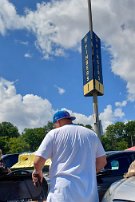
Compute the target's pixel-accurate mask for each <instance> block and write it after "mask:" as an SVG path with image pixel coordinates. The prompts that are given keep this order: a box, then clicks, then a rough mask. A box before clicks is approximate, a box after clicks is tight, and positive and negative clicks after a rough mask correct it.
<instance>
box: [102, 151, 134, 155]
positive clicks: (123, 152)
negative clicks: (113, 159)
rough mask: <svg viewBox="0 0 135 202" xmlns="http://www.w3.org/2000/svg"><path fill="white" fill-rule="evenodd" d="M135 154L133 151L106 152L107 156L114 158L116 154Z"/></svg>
mask: <svg viewBox="0 0 135 202" xmlns="http://www.w3.org/2000/svg"><path fill="white" fill-rule="evenodd" d="M129 153H130V154H131V153H133V154H135V151H131V150H121V151H107V152H106V156H112V155H115V154H129Z"/></svg>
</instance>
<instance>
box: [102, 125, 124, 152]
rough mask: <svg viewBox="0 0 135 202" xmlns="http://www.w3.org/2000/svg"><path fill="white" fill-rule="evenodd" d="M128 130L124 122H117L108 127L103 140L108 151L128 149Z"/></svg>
mask: <svg viewBox="0 0 135 202" xmlns="http://www.w3.org/2000/svg"><path fill="white" fill-rule="evenodd" d="M125 135H126V130H125V124H124V123H123V122H117V123H115V124H111V125H109V126H108V127H107V129H106V133H105V135H104V136H103V137H102V138H101V141H102V143H103V145H104V148H105V150H106V151H108V150H123V149H126V148H127V141H126V138H125Z"/></svg>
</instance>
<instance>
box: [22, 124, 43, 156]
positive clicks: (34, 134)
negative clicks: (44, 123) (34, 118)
mask: <svg viewBox="0 0 135 202" xmlns="http://www.w3.org/2000/svg"><path fill="white" fill-rule="evenodd" d="M44 136H45V129H44V128H33V129H28V128H26V129H24V132H23V134H22V138H23V139H24V141H25V142H26V143H27V144H29V146H30V148H29V149H30V151H31V152H33V151H35V150H36V149H37V148H38V147H39V145H40V143H41V142H42V140H43V138H44Z"/></svg>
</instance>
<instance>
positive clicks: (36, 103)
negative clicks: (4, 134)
mask: <svg viewBox="0 0 135 202" xmlns="http://www.w3.org/2000/svg"><path fill="white" fill-rule="evenodd" d="M14 84H15V83H14V82H10V81H7V80H5V79H3V78H0V122H3V121H7V122H11V123H13V124H14V125H16V126H17V127H18V128H19V130H20V131H23V130H24V128H36V127H43V126H44V125H46V124H47V123H48V121H52V116H53V114H54V111H55V110H54V109H53V107H52V104H51V103H50V102H49V100H47V99H42V98H41V97H39V96H37V95H33V94H27V95H24V96H22V95H20V94H17V93H16V88H15V85H14ZM33 109H34V110H33ZM66 110H68V111H69V112H70V113H71V114H72V115H74V116H75V117H76V120H75V121H74V122H75V123H81V124H84V125H91V126H93V123H94V120H93V115H90V116H86V115H84V114H80V113H76V112H72V111H71V110H69V109H66ZM123 116H124V112H122V110H121V109H120V108H116V109H115V110H114V111H113V110H112V106H111V105H108V106H107V107H106V108H105V109H104V111H103V112H102V113H100V120H101V121H102V126H103V130H105V129H106V127H107V126H108V125H110V124H113V123H114V122H115V121H117V120H119V119H121V118H123Z"/></svg>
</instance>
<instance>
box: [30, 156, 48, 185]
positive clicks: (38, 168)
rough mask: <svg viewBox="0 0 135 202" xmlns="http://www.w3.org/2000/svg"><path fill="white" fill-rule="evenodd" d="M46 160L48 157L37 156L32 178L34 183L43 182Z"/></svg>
mask: <svg viewBox="0 0 135 202" xmlns="http://www.w3.org/2000/svg"><path fill="white" fill-rule="evenodd" d="M45 161H46V159H44V158H43V157H40V156H35V159H34V171H33V173H32V180H33V183H34V185H36V183H37V182H38V181H40V183H42V180H43V173H42V169H43V167H44V164H45Z"/></svg>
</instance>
